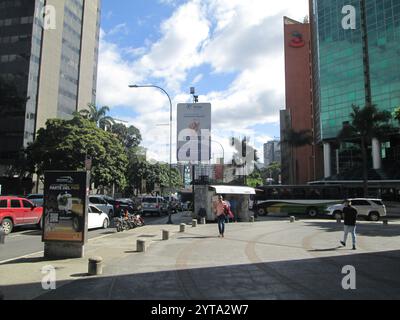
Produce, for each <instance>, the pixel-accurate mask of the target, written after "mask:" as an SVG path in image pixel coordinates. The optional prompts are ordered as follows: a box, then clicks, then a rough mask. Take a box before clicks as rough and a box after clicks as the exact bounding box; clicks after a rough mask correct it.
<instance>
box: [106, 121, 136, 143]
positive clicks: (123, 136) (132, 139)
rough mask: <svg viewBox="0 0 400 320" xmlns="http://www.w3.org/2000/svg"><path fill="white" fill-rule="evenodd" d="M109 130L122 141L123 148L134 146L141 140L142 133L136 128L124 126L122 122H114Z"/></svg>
mask: <svg viewBox="0 0 400 320" xmlns="http://www.w3.org/2000/svg"><path fill="white" fill-rule="evenodd" d="M111 132H112V133H114V134H115V135H116V136H117V138H118V139H119V140H120V141H121V142H122V144H123V145H124V146H125V148H128V149H129V148H136V147H138V146H139V145H140V143H141V142H142V135H141V133H140V131H139V129H138V128H136V127H134V126H129V127H127V126H125V125H124V124H122V123H114V124H113V125H112V127H111Z"/></svg>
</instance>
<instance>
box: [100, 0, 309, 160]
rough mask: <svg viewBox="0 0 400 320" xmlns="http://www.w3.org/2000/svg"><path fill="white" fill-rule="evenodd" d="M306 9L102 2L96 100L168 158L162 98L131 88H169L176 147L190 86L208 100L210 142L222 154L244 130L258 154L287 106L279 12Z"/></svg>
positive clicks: (212, 1)
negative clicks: (181, 105)
mask: <svg viewBox="0 0 400 320" xmlns="http://www.w3.org/2000/svg"><path fill="white" fill-rule="evenodd" d="M307 13H308V0H280V1H275V0H246V1H243V0H145V1H143V0H118V1H114V0H102V21H101V33H100V51H99V69H98V83H97V105H99V106H109V107H110V109H111V112H110V113H111V116H113V117H114V118H115V119H117V120H121V121H123V122H124V123H125V124H127V125H134V126H136V127H137V128H139V129H140V131H141V133H142V135H143V143H142V145H143V146H144V147H146V148H147V149H148V156H149V158H152V159H154V160H158V161H165V162H168V160H169V127H168V124H169V113H170V105H169V101H168V98H167V96H166V95H165V94H164V93H163V92H162V91H159V90H157V89H153V88H146V89H144V88H140V89H131V88H129V87H128V86H129V85H130V84H138V85H144V84H146V85H147V84H152V85H157V86H160V87H162V88H164V89H165V90H166V91H167V92H168V93H169V95H170V96H171V99H172V103H173V119H174V121H173V141H174V144H173V148H174V149H175V148H176V143H175V141H176V109H177V104H178V103H190V102H192V101H193V98H192V97H191V96H190V87H195V88H196V93H197V94H198V95H199V102H202V103H211V104H212V139H213V140H214V141H216V142H219V143H220V144H222V146H223V147H224V153H225V160H226V161H227V162H229V157H230V154H232V153H233V151H234V150H232V148H231V147H230V138H231V137H232V136H234V137H237V138H242V137H250V143H251V144H252V145H253V146H254V147H255V148H256V149H257V150H258V151H259V156H260V157H261V158H262V154H263V144H264V143H266V142H268V141H270V140H273V139H274V138H275V137H279V135H280V128H279V110H281V109H284V108H285V77H284V75H285V71H284V70H285V69H284V47H283V46H284V40H283V16H288V17H290V18H293V19H296V20H299V21H302V20H303V19H304V17H305V16H306V15H307ZM220 144H218V143H213V144H212V156H213V160H212V161H215V160H216V158H220V157H222V154H223V150H222V148H221V146H220ZM173 154H174V155H175V152H174V153H173ZM175 159H176V158H175V156H174V158H173V160H174V162H175ZM261 161H262V160H261Z"/></svg>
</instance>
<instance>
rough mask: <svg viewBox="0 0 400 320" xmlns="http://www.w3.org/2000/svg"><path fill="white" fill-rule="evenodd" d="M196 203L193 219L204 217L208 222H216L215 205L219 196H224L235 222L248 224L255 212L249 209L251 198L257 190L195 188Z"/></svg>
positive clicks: (215, 187) (217, 187)
mask: <svg viewBox="0 0 400 320" xmlns="http://www.w3.org/2000/svg"><path fill="white" fill-rule="evenodd" d="M194 192H195V202H194V212H193V215H194V216H193V218H195V219H196V218H197V219H200V218H202V217H203V216H205V217H206V220H207V221H215V215H214V203H216V201H218V196H219V195H222V196H223V197H224V200H225V201H227V202H228V203H229V204H230V206H231V210H232V212H233V214H234V216H235V219H234V220H235V221H238V222H248V221H250V217H251V216H253V215H254V214H253V212H252V211H251V210H250V209H249V203H250V196H251V195H255V194H256V189H254V188H250V187H240V186H223V185H220V186H218V185H200V186H197V185H196V186H195V187H194Z"/></svg>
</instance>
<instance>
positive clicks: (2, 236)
mask: <svg viewBox="0 0 400 320" xmlns="http://www.w3.org/2000/svg"><path fill="white" fill-rule="evenodd" d="M5 242H6V233H5V232H4V231H3V229H0V244H4V243H5Z"/></svg>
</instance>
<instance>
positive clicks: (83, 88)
mask: <svg viewBox="0 0 400 320" xmlns="http://www.w3.org/2000/svg"><path fill="white" fill-rule="evenodd" d="M100 6H101V1H100V0H0V80H1V81H2V82H3V83H6V84H7V85H12V86H13V87H15V88H16V89H17V94H18V96H19V97H20V98H22V99H25V100H26V103H24V106H23V108H18V110H16V108H15V106H10V105H1V106H0V114H1V116H0V175H1V174H2V173H4V172H2V169H4V166H8V165H10V164H13V161H14V160H15V159H16V158H17V157H18V154H19V153H20V151H21V150H22V149H23V148H24V147H26V146H27V145H28V144H29V143H31V142H32V141H33V140H34V139H35V135H36V132H37V130H38V129H40V128H41V127H43V126H44V125H45V122H46V121H47V119H49V118H64V119H65V118H69V117H71V116H72V114H73V112H75V111H79V110H80V109H82V108H85V107H86V106H87V104H89V103H95V100H96V81H97V61H98V48H99V32H100V15H101V9H100ZM43 14H45V16H43ZM46 27H48V28H46Z"/></svg>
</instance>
